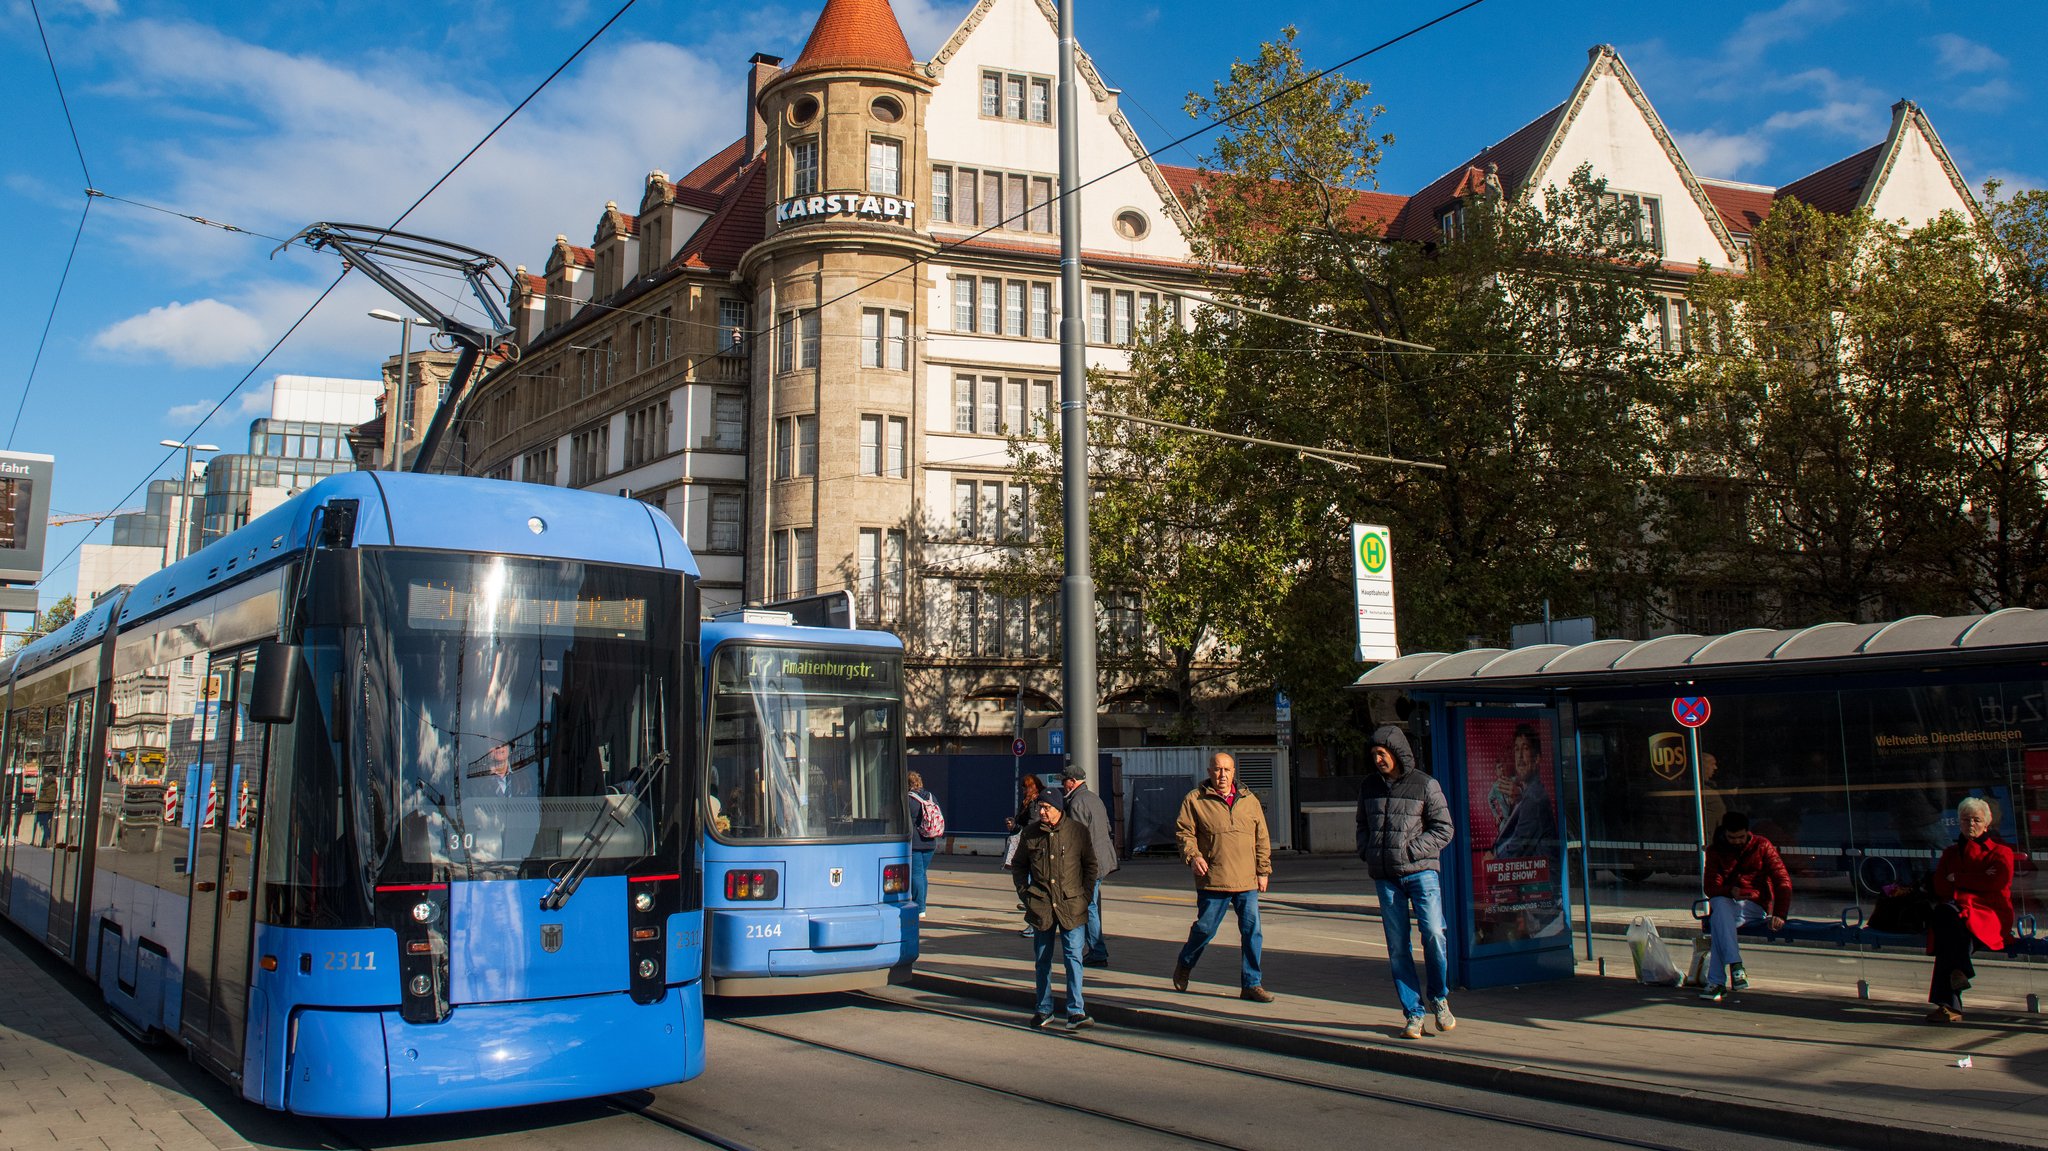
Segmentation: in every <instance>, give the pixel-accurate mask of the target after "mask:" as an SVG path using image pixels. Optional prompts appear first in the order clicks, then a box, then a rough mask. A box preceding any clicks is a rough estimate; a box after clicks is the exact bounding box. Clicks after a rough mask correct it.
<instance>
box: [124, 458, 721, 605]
mask: <svg viewBox="0 0 2048 1151" xmlns="http://www.w3.org/2000/svg"><path fill="white" fill-rule="evenodd" d="M337 499H353V500H355V501H357V503H356V534H355V543H356V544H357V545H358V546H367V547H378V546H386V547H401V548H421V549H429V550H435V551H454V552H473V553H481V554H488V555H515V556H536V557H540V558H543V559H580V560H589V561H592V562H598V563H614V564H623V565H627V566H633V567H649V568H671V569H675V570H679V571H683V572H685V573H687V574H689V575H696V574H697V561H696V559H695V558H694V557H692V556H691V554H690V550H689V548H688V547H687V546H685V545H684V543H683V537H682V534H681V533H680V532H678V531H676V527H675V525H674V524H673V523H671V522H670V521H669V519H668V517H667V516H664V515H659V514H657V513H656V512H655V511H654V509H652V508H650V507H648V506H647V505H646V504H643V503H640V502H638V501H636V500H628V499H621V498H619V497H617V496H610V495H603V494H600V493H597V492H588V491H581V490H578V489H576V488H558V487H551V486H549V485H547V484H526V483H515V482H513V481H510V480H486V479H478V478H475V477H469V476H439V475H422V474H415V473H412V472H341V473H339V474H337V475H333V476H329V477H327V478H326V479H324V480H321V481H320V482H319V483H316V484H314V485H313V486H312V487H310V488H307V489H306V490H305V491H304V492H301V493H300V494H298V495H296V496H294V497H292V498H291V499H289V500H286V501H285V502H284V503H282V504H279V505H278V506H277V507H275V508H272V509H271V510H270V511H268V512H265V513H264V514H262V515H260V516H258V517H256V518H255V519H253V520H251V521H249V523H248V524H247V525H246V526H244V527H241V528H238V529H236V530H235V531H233V532H230V533H229V534H228V535H226V536H224V537H222V538H221V539H218V540H215V541H214V542H213V543H210V544H208V545H206V546H205V547H203V548H201V549H199V550H198V551H196V552H193V553H192V554H191V555H189V556H187V557H185V558H184V559H182V560H179V561H178V562H177V563H174V564H172V565H171V566H170V567H168V568H165V569H164V570H162V571H159V572H155V573H152V574H151V575H149V576H148V577H146V578H144V579H143V580H142V581H141V582H140V583H138V584H136V585H135V590H134V591H132V592H130V593H129V594H128V598H127V601H126V602H125V604H124V605H123V606H122V609H121V622H122V623H124V624H125V623H128V622H130V621H132V620H137V619H141V618H143V617H146V616H149V615H152V614H154V613H156V612H157V611H159V610H161V609H163V608H165V607H167V606H169V605H171V604H174V603H179V602H182V601H184V600H187V599H190V598H192V597H193V596H195V595H200V594H202V593H204V592H206V591H209V590H211V589H212V588H215V587H219V586H222V585H225V584H228V583H232V582H234V581H235V580H238V579H240V578H242V577H244V576H246V575H248V573H249V572H251V571H253V570H256V569H260V568H264V567H268V566H270V565H271V564H273V563H278V562H283V561H284V560H286V559H288V558H289V557H291V556H294V555H297V554H298V553H299V551H300V550H301V549H303V548H304V547H305V546H306V540H307V538H308V537H309V535H310V534H311V532H312V531H313V523H314V512H315V511H317V510H318V509H320V508H322V507H324V506H325V505H326V504H328V503H329V502H330V501H333V500H337ZM536 521H537V522H538V523H539V524H540V527H539V528H538V529H536V528H534V527H533V526H532V525H533V524H534V523H535V522H536Z"/></svg>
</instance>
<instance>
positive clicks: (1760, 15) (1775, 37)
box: [1725, 0, 1848, 56]
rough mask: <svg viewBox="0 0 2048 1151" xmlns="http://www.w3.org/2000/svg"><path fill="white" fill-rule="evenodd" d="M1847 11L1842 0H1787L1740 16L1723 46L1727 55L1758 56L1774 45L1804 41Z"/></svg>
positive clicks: (1846, 6)
mask: <svg viewBox="0 0 2048 1151" xmlns="http://www.w3.org/2000/svg"><path fill="white" fill-rule="evenodd" d="M1847 10H1848V5H1846V4H1845V3H1843V2H1842V0H1790V2H1789V3H1786V4H1782V5H1780V6H1778V7H1776V8H1773V9H1771V10H1770V11H1769V12H1757V13H1754V14H1752V15H1750V16H1747V17H1744V18H1743V21H1742V23H1741V24H1740V25H1739V26H1738V27H1737V28H1736V30H1735V34H1734V35H1732V36H1730V37H1729V38H1728V40H1727V42H1726V45H1725V47H1726V49H1727V51H1728V52H1729V54H1730V55H1731V56H1732V55H1734V54H1735V53H1737V52H1743V53H1749V54H1753V55H1758V56H1760V55H1762V54H1763V53H1764V52H1765V51H1767V50H1769V49H1770V48H1771V47H1772V46H1774V45H1777V44H1782V43H1786V42H1789V41H1793V40H1803V39H1805V38H1806V37H1807V36H1808V35H1809V34H1811V33H1812V32H1813V31H1814V30H1815V29H1817V28H1819V27H1820V26H1821V25H1822V24H1826V23H1829V22H1831V21H1833V20H1834V19H1836V18H1837V17H1839V16H1841V15H1842V14H1843V13H1844V12H1846V11H1847Z"/></svg>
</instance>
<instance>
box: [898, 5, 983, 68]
mask: <svg viewBox="0 0 2048 1151" xmlns="http://www.w3.org/2000/svg"><path fill="white" fill-rule="evenodd" d="M893 7H894V8H895V9H896V23H898V24H900V25H902V27H903V38H904V39H905V40H907V41H909V42H910V54H911V55H912V56H915V57H917V58H918V59H920V60H929V59H931V58H932V54H933V53H935V52H937V51H938V50H939V49H940V48H943V47H945V44H946V37H948V36H951V35H952V34H953V30H954V29H956V28H958V27H960V21H962V20H965V19H966V18H967V12H968V10H969V9H970V8H972V7H973V5H972V4H944V3H939V2H938V0H896V2H895V4H894V5H893Z"/></svg>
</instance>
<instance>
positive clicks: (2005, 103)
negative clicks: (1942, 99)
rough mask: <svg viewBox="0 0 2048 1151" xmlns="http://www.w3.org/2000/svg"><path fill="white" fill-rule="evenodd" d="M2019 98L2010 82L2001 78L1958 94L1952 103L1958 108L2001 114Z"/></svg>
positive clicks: (1995, 78) (1994, 78)
mask: <svg viewBox="0 0 2048 1151" xmlns="http://www.w3.org/2000/svg"><path fill="white" fill-rule="evenodd" d="M2019 97H2020V91H2019V89H2018V88H2016V87H2014V86H2013V84H2012V81H2010V80H2007V79H2006V78H2005V77H2003V76H1997V77H1993V78H1992V79H1990V80H1986V81H1985V82H1983V83H1982V84H1979V85H1977V86H1976V87H1974V88H1966V89H1964V90H1963V91H1962V92H1960V93H1958V94H1957V95H1956V97H1955V99H1954V103H1955V105H1956V106H1957V107H1959V108H1974V109H1977V110H1979V111H1984V112H2002V111H2004V110H2005V109H2007V108H2010V107H2012V105H2013V102H2014V101H2015V100H2018V99H2019Z"/></svg>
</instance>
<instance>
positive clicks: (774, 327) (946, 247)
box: [683, 0, 1486, 372]
mask: <svg viewBox="0 0 2048 1151" xmlns="http://www.w3.org/2000/svg"><path fill="white" fill-rule="evenodd" d="M1485 2H1486V0H1466V2H1465V3H1463V4H1460V5H1458V6H1457V7H1455V8H1452V9H1450V10H1449V11H1446V12H1444V13H1442V14H1440V15H1438V16H1436V17H1434V18H1432V19H1429V20H1426V21H1424V22H1423V23H1421V24H1417V25H1415V26H1414V27H1412V28H1410V29H1408V30H1407V31H1405V32H1402V33H1401V34H1399V35H1397V36H1394V37H1391V38H1389V39H1387V40H1383V41H1381V42H1380V43H1378V44H1375V45H1373V46H1372V47H1370V48H1367V49H1365V50H1364V51H1362V52H1359V53H1356V54H1355V55H1352V56H1350V57H1348V58H1346V59H1344V60H1341V61H1339V62H1338V63H1336V64H1333V65H1330V66H1329V67H1326V68H1321V69H1318V70H1316V71H1314V72H1311V73H1309V74H1308V75H1307V76H1304V77H1302V78H1301V79H1300V80H1298V81H1296V82H1295V83H1293V84H1289V85H1287V86H1286V87H1283V88H1281V89H1279V90H1277V91H1275V92H1274V93H1272V94H1271V95H1269V96H1266V97H1264V98H1263V99H1260V100H1258V101H1256V102H1254V103H1251V104H1247V105H1246V106H1244V107H1243V108H1240V109H1238V110H1237V111H1235V112H1232V113H1231V114H1229V115H1228V116H1225V117H1223V118H1221V119H1217V120H1212V121H1210V122H1209V123H1207V124H1204V125H1202V126H1201V127H1199V128H1196V129H1195V130H1194V131H1192V132H1188V133H1186V134H1184V135H1182V136H1180V137H1179V138H1177V139H1174V140H1170V141H1168V142H1166V143H1165V144H1162V145H1160V146H1159V147H1157V148H1149V149H1146V150H1144V151H1142V152H1140V153H1139V154H1138V155H1136V156H1134V157H1132V158H1131V159H1130V160H1128V161H1126V162H1124V163H1122V164H1119V165H1117V166H1116V167H1114V168H1111V169H1109V170H1107V171H1105V172H1101V173H1099V174H1097V175H1095V176H1092V177H1090V178H1089V179H1087V180H1084V181H1082V182H1081V183H1079V184H1076V185H1075V186H1074V188H1073V189H1072V192H1073V193H1079V192H1080V191H1082V190H1083V189H1086V188H1089V187H1092V186H1094V185H1095V184H1099V183H1101V182H1102V181H1104V180H1107V179H1109V178H1110V177H1111V176H1114V175H1116V174H1118V173H1119V172H1123V171H1125V170H1126V169H1129V168H1133V167H1136V166H1138V165H1139V164H1143V163H1144V162H1146V161H1147V160H1150V159H1152V158H1153V157H1155V156H1157V155H1159V154H1160V153H1161V152H1163V151H1165V150H1167V149H1169V148H1178V147H1181V146H1182V145H1184V144H1187V143H1188V142H1189V141H1192V140H1196V139H1199V138H1201V137H1203V136H1206V135H1208V134H1209V133H1210V132H1213V131H1215V130H1216V129H1218V128H1221V127H1223V126H1224V125H1226V124H1228V123H1230V122H1231V121H1233V120H1236V119H1238V118H1240V117H1243V116H1245V115H1247V114H1249V113H1251V112H1254V111H1256V110H1258V109H1259V108H1262V107H1264V106H1265V105H1267V104H1270V103H1272V102H1273V101H1275V100H1278V99H1281V98H1282V97H1284V96H1287V95H1288V94H1290V93H1292V92H1295V91H1297V90H1299V89H1301V88H1304V87H1307V86H1308V85H1310V84H1313V83H1315V82H1316V81H1318V80H1320V79H1322V78H1323V77H1325V76H1327V75H1330V74H1331V73H1333V72H1338V71H1341V70H1342V69H1345V68H1348V67H1350V66H1351V65H1353V64H1356V63H1358V62H1359V61H1360V60H1364V59H1366V58H1367V57H1369V56H1373V55H1376V54H1377V53H1379V52H1382V51H1384V50H1386V49H1387V48H1391V47H1393V46H1394V45H1396V44H1399V43H1401V42H1402V41H1403V40H1407V39H1409V38H1411V37H1414V36H1417V35H1419V34H1421V33H1422V32H1425V31H1427V30H1428V29H1430V28H1433V27H1435V26H1437V25H1438V24H1441V23H1443V22H1445V21H1446V20H1450V19H1451V18H1453V17H1455V16H1458V15H1461V14H1462V13H1464V12H1467V11H1469V10H1471V9H1473V8H1477V7H1478V6H1479V5H1481V4H1483V3H1485ZM1069 194H1070V193H1069V192H1067V191H1059V192H1056V193H1055V194H1054V196H1053V197H1052V198H1051V199H1050V200H1047V201H1046V202H1045V204H1044V205H1041V207H1042V208H1044V209H1045V210H1047V211H1050V210H1051V207H1052V205H1054V204H1056V203H1058V202H1059V201H1060V200H1062V199H1064V198H1065V197H1066V196H1067V195H1069ZM1035 210H1038V209H1033V208H1030V207H1026V208H1025V209H1024V210H1022V211H1019V212H1017V213H1015V214H1013V215H1009V216H1005V217H1003V218H1002V219H1000V220H997V221H995V222H993V223H990V224H988V225H986V226H984V227H982V228H980V229H979V230H977V231H975V232H973V233H971V234H969V235H967V236H964V237H961V238H960V239H957V240H951V241H948V242H946V243H944V244H941V245H939V247H938V248H937V249H936V250H934V251H932V252H929V253H926V254H924V255H919V256H912V257H911V258H910V259H908V260H906V261H905V262H904V263H903V265H902V266H901V267H898V268H896V269H894V270H892V271H889V272H884V273H883V274H881V275H879V276H876V277H874V278H873V279H869V280H865V281H863V282H861V283H859V284H856V285H854V286H853V287H851V288H848V289H847V290H846V291H844V292H841V293H839V294H838V295H836V296H833V297H832V298H830V299H827V300H822V301H820V302H818V303H816V304H813V305H811V306H809V307H802V308H795V309H792V310H791V312H790V319H788V320H778V321H775V322H773V323H771V324H769V325H768V326H766V327H758V328H754V329H751V330H750V331H748V333H747V336H748V338H749V339H761V338H766V337H768V336H771V335H774V334H775V333H777V332H779V331H780V330H781V329H782V328H783V327H785V326H787V325H788V324H791V323H794V322H795V321H796V318H797V317H799V316H801V315H804V314H805V313H808V312H822V311H823V310H824V309H825V308H828V307H830V306H831V305H833V304H836V303H839V302H840V301H842V300H846V299H851V298H852V297H854V296H857V295H859V294H860V293H861V292H864V291H866V290H867V289H869V288H872V287H874V286H875V285H877V284H881V283H885V282H887V281H889V280H892V279H894V278H896V277H897V276H900V275H902V274H903V273H905V272H907V271H909V270H911V269H913V268H916V267H919V266H921V265H923V264H927V263H930V262H932V261H934V260H936V259H938V258H940V257H941V256H945V255H947V254H948V253H951V252H954V251H957V250H959V249H960V248H963V247H965V246H967V245H969V244H972V243H973V242H974V241H976V240H979V239H980V238H982V237H983V236H986V235H988V234H989V233H990V232H994V231H997V230H998V229H1000V228H1002V226H1003V225H1004V224H1006V223H1008V222H1009V221H1011V220H1018V219H1023V218H1024V217H1025V216H1027V215H1028V214H1029V213H1030V212H1032V211H1035ZM719 354H720V353H718V352H711V353H706V354H704V355H702V356H700V357H698V358H696V359H693V360H691V361H690V362H689V363H688V364H686V365H684V367H683V371H684V372H691V371H694V370H695V369H696V368H697V367H699V366H700V365H702V364H704V363H706V362H708V361H709V360H711V359H712V358H714V357H715V356H717V355H719Z"/></svg>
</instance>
